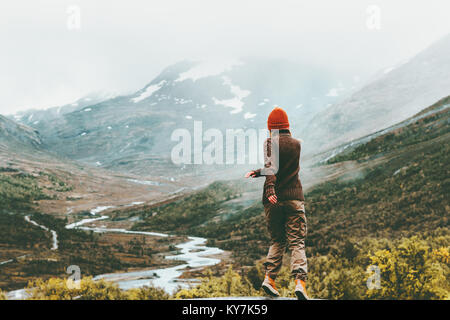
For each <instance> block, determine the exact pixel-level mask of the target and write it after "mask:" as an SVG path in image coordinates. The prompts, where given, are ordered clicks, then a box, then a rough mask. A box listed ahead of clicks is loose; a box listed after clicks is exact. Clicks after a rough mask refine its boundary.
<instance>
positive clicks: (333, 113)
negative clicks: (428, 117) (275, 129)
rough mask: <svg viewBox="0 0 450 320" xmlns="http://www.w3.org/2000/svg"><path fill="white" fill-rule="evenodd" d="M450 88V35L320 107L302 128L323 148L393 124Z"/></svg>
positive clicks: (315, 147)
mask: <svg viewBox="0 0 450 320" xmlns="http://www.w3.org/2000/svg"><path fill="white" fill-rule="evenodd" d="M449 94H450V35H447V36H446V37H444V38H443V39H441V40H440V41H438V42H436V43H435V44H433V45H432V46H431V47H429V48H427V49H426V50H424V51H422V52H421V53H419V54H418V55H417V56H415V57H414V58H413V59H411V60H409V61H405V62H403V63H402V64H400V65H398V66H396V67H391V68H386V69H384V70H382V71H380V73H379V74H377V75H376V77H374V79H373V81H372V82H369V83H368V84H367V85H365V86H364V87H362V88H361V89H360V90H358V91H357V92H355V93H354V94H352V95H350V96H349V97H348V98H347V99H345V100H343V101H341V102H340V103H337V104H334V105H332V106H330V107H329V108H326V109H325V110H323V111H321V112H319V113H317V114H316V115H315V117H314V119H313V120H312V121H311V122H310V123H309V125H308V126H307V127H305V128H304V130H302V136H303V138H304V140H305V146H306V150H309V152H311V153H313V152H318V151H320V150H325V149H328V148H330V147H333V146H336V145H338V144H341V143H345V142H348V141H350V140H353V139H356V138H358V137H361V136H364V135H367V134H371V133H373V132H376V131H378V130H380V129H383V128H386V127H389V126H391V125H393V124H395V123H398V122H400V121H402V120H404V119H406V118H409V117H411V116H412V115H414V114H416V113H417V112H419V111H420V110H421V109H422V108H424V107H425V106H428V105H430V104H432V103H434V102H435V101H437V100H439V99H441V98H443V97H445V96H448V95H449Z"/></svg>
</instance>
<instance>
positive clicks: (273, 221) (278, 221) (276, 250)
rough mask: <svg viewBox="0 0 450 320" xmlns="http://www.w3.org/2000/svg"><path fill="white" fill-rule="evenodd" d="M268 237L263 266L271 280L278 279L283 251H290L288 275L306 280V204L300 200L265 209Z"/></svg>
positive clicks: (267, 206)
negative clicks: (289, 270)
mask: <svg viewBox="0 0 450 320" xmlns="http://www.w3.org/2000/svg"><path fill="white" fill-rule="evenodd" d="M264 212H265V216H266V222H267V227H268V229H269V234H270V248H269V253H268V254H267V258H266V261H265V262H264V267H265V269H266V274H268V275H269V276H270V277H271V278H272V279H275V278H276V277H277V274H278V272H279V271H280V268H281V264H282V262H283V254H284V252H285V251H286V248H288V249H289V251H290V252H291V273H292V276H293V277H294V278H295V279H301V280H306V277H307V273H308V267H307V261H306V254H305V238H306V233H307V227H306V215H305V203H304V201H299V200H286V201H280V202H278V203H277V204H275V205H273V204H266V205H265V206H264Z"/></svg>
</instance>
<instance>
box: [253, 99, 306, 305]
mask: <svg viewBox="0 0 450 320" xmlns="http://www.w3.org/2000/svg"><path fill="white" fill-rule="evenodd" d="M267 126H268V129H269V131H270V138H268V139H267V140H266V141H265V143H264V168H262V169H258V170H253V171H250V172H248V173H247V174H246V175H245V177H246V178H249V177H252V178H256V177H260V176H265V177H266V181H265V183H264V192H263V204H264V212H265V217H266V222H267V226H268V229H269V234H270V242H271V245H270V248H269V252H268V254H267V258H266V261H265V262H264V267H265V278H264V282H263V284H262V288H263V289H264V291H265V292H266V293H267V294H269V295H271V296H275V297H278V296H279V295H280V293H279V292H278V290H277V289H276V287H275V279H276V277H277V274H278V272H279V271H280V268H281V264H282V260H283V254H284V251H285V249H286V246H287V247H288V248H289V250H290V252H291V273H292V277H293V278H294V281H295V294H296V295H297V297H298V298H299V299H302V300H305V299H308V295H307V293H306V280H307V272H308V268H307V261H306V254H305V238H306V231H307V228H306V216H305V204H304V201H305V198H304V196H303V190H302V184H301V182H300V178H299V171H300V150H301V145H300V141H298V140H297V139H294V138H293V137H292V136H291V132H290V131H289V120H288V116H287V114H286V112H285V111H284V110H283V109H281V108H275V109H273V110H272V112H271V113H270V115H269V118H268V120H267Z"/></svg>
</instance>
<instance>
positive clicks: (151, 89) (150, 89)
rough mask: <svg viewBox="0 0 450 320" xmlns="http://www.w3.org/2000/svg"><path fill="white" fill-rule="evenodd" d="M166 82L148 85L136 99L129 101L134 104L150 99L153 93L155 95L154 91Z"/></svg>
mask: <svg viewBox="0 0 450 320" xmlns="http://www.w3.org/2000/svg"><path fill="white" fill-rule="evenodd" d="M166 82H167V81H166V80H162V81H160V82H159V83H157V84H152V85H149V86H148V87H147V88H145V90H144V91H143V92H142V93H141V94H140V95H139V96H137V97H135V98H131V101H133V102H134V103H138V102H139V101H142V100H144V99H146V98H148V97H150V96H151V95H152V94H153V93H155V92H156V91H158V90H159V89H161V88H162V86H163V85H164V84H166Z"/></svg>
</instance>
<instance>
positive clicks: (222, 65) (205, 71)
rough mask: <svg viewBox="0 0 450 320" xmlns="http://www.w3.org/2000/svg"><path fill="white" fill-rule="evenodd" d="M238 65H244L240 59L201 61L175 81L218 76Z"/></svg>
mask: <svg viewBox="0 0 450 320" xmlns="http://www.w3.org/2000/svg"><path fill="white" fill-rule="evenodd" d="M238 65H242V62H241V61H239V60H223V61H205V62H201V63H199V64H197V65H196V66H194V67H192V68H191V69H189V70H188V71H186V72H182V73H180V75H179V77H178V78H177V79H176V80H175V82H181V81H184V80H188V79H190V80H192V81H196V80H198V79H201V78H206V77H211V76H218V75H220V74H222V73H224V72H226V71H229V70H231V69H232V68H233V67H235V66H238Z"/></svg>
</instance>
